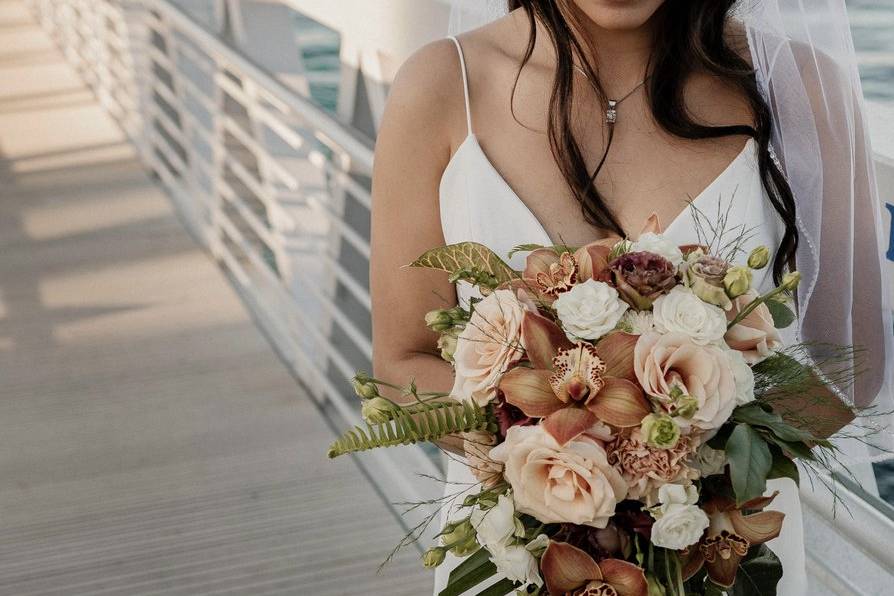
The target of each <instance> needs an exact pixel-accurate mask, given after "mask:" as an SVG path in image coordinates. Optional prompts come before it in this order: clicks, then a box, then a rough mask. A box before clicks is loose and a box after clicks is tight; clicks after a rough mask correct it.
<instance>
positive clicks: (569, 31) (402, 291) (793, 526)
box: [371, 0, 892, 596]
mask: <svg viewBox="0 0 894 596" xmlns="http://www.w3.org/2000/svg"><path fill="white" fill-rule="evenodd" d="M457 2H458V0H457ZM471 4H473V5H477V6H480V5H482V4H485V2H484V0H480V1H479V2H476V3H471ZM738 4H739V3H737V2H735V1H734V0H509V2H508V5H507V4H503V3H499V6H496V8H497V9H498V10H496V11H495V15H493V16H496V17H498V18H496V19H495V20H492V22H488V20H489V16H490V15H486V14H482V15H480V16H481V17H482V18H480V19H479V20H478V21H477V22H474V24H481V25H483V26H481V27H479V28H477V29H474V30H471V31H468V32H466V33H464V34H463V35H460V36H459V37H453V38H449V39H445V40H442V41H438V42H435V43H432V44H430V45H428V46H426V47H424V48H423V49H421V50H420V51H419V52H417V53H416V54H415V55H414V56H413V57H411V58H410V59H409V60H408V61H407V63H406V64H405V65H404V66H403V68H402V69H401V71H400V73H399V75H398V77H397V79H396V81H395V83H394V86H393V88H392V92H391V97H390V99H389V102H388V106H387V109H386V111H385V115H384V117H383V120H382V124H381V129H380V133H379V138H378V143H377V147H376V160H375V171H374V176H373V204H374V209H373V215H372V257H371V269H372V270H371V283H372V298H373V324H374V328H373V330H374V333H373V340H374V359H375V362H374V367H375V374H376V376H377V377H379V378H387V379H410V378H414V379H415V380H416V382H417V383H418V384H419V386H421V387H425V388H426V389H429V390H444V391H446V390H449V389H450V387H452V385H453V375H452V370H451V368H450V366H449V365H447V364H446V363H445V362H444V361H443V360H441V358H440V357H439V356H438V354H437V349H436V347H435V339H434V336H433V335H432V334H429V333H428V332H426V331H425V328H424V327H423V326H422V325H420V324H419V321H421V320H422V319H423V317H424V315H425V313H426V312H428V311H430V310H433V309H436V308H448V307H450V306H452V305H453V304H455V303H456V301H457V300H459V301H460V302H465V301H467V300H468V298H469V297H470V296H471V291H470V290H469V288H460V290H459V295H458V296H457V292H455V291H454V286H453V285H452V284H451V283H449V282H448V280H447V278H446V276H443V275H439V274H437V273H434V272H431V271H427V270H418V269H412V270H411V269H406V268H402V266H403V265H405V264H407V263H409V262H411V261H412V260H413V259H414V258H415V257H417V256H418V255H420V254H422V253H423V252H424V251H426V250H428V249H430V248H432V247H435V246H439V245H443V244H445V243H454V242H461V241H477V242H481V243H484V244H487V245H488V246H489V247H490V248H492V249H494V250H495V251H496V252H497V253H502V254H506V253H508V252H509V251H510V250H511V249H512V247H514V246H516V245H518V244H523V243H539V244H545V245H549V244H560V243H561V244H567V245H571V246H580V245H584V244H586V243H588V242H591V241H593V240H595V239H598V238H603V237H606V236H609V235H617V236H627V237H630V238H631V239H635V237H636V235H637V233H638V231H639V230H640V229H641V227H642V222H643V221H645V220H646V219H647V218H648V217H649V216H650V215H653V214H655V215H657V217H658V220H659V221H660V222H661V223H662V224H663V225H662V228H663V231H664V233H665V234H666V235H667V236H669V237H670V238H671V239H672V240H673V241H674V242H675V243H677V244H687V243H695V242H697V241H698V240H699V236H698V233H699V231H698V226H697V224H696V219H698V218H697V217H694V216H693V214H701V216H700V217H701V219H702V220H703V221H702V225H704V224H705V221H707V222H709V223H710V224H711V225H717V224H718V221H719V220H720V219H721V218H722V219H723V220H724V225H723V228H724V230H725V233H728V234H735V235H744V236H745V237H746V238H747V240H746V242H745V245H744V250H745V252H746V253H747V252H748V251H749V250H750V249H751V248H753V247H755V246H758V245H766V246H770V247H772V248H773V249H774V252H775V257H774V260H773V266H772V267H771V268H768V270H767V271H768V273H767V274H766V276H765V278H764V279H763V280H756V283H757V284H758V285H759V286H763V288H764V289H766V288H767V287H772V286H773V285H774V279H776V280H778V279H779V278H780V277H781V276H782V274H783V273H784V272H785V271H786V270H787V268H789V267H791V266H793V265H794V264H795V263H797V268H798V270H799V271H800V272H801V273H802V275H803V276H804V281H803V282H802V284H801V287H800V288H799V292H798V296H797V298H798V306H799V320H798V323H797V324H796V325H793V327H792V332H791V334H790V337H789V338H788V340H789V341H795V340H796V339H800V340H817V341H828V342H835V343H838V344H850V343H853V338H860V343H861V344H863V345H864V346H866V347H868V348H870V350H869V352H868V362H867V367H868V368H869V369H870V371H871V372H870V374H866V375H864V376H863V377H861V379H860V383H859V384H858V386H856V387H855V388H854V389H853V392H852V395H850V397H851V398H852V399H854V400H855V401H856V402H857V403H858V404H866V403H869V402H871V401H872V400H873V399H874V397H875V395H876V394H877V393H878V392H879V389H880V387H881V386H882V383H883V382H884V381H885V377H886V374H887V375H888V377H889V376H890V371H887V373H886V371H885V370H884V369H885V348H886V343H888V344H890V337H889V334H890V330H891V325H890V321H887V320H885V317H886V316H887V313H886V311H885V309H884V308H883V305H882V300H883V298H882V297H883V293H884V292H883V287H884V286H883V285H882V284H883V280H882V277H883V274H882V271H883V270H882V268H881V262H880V250H879V242H880V240H881V235H880V234H879V231H878V224H879V223H880V221H881V219H880V215H879V212H878V208H879V207H878V206H879V204H878V202H877V196H876V194H875V188H874V180H873V174H872V162H871V158H870V155H871V154H870V153H869V149H868V146H867V141H866V139H865V131H864V124H863V120H862V113H861V98H860V90H859V82H858V80H857V78H856V72H855V69H854V67H853V55H852V53H853V50H852V46H851V45H850V37H849V33H848V32H847V20H846V15H845V14H844V4H843V1H836V0H823V1H822V2H819V1H817V2H813V3H811V2H810V0H800V1H795V0H792V1H791V2H786V1H785V0H767V1H764V2H759V1H756V0H748V1H745V2H742V6H738ZM787 4H791V7H788V6H787ZM811 4H815V5H816V6H810V5H811ZM805 5H806V7H805ZM458 14H460V15H463V14H466V15H472V16H475V10H474V9H470V10H468V11H467V12H466V13H463V12H462V9H461V8H460V10H459V13H458ZM808 17H809V18H808ZM468 25H469V22H468V21H466V22H464V23H462V25H461V26H464V27H465V26H468ZM855 230H859V234H856V233H855ZM520 258H522V257H518V256H516V257H515V258H514V259H512V261H511V264H512V265H513V266H514V267H516V268H521V267H523V264H522V263H521V262H519V259H520ZM821 268H822V270H821V271H820V269H821ZM857 289H859V292H860V300H859V301H854V300H853V298H854V292H855V291H856V290H857ZM888 349H889V350H890V347H888ZM888 353H889V354H892V352H890V351H889V352H888ZM459 444H461V442H460V441H455V442H454V444H453V445H447V447H448V448H453V449H454V450H455V449H456V448H457V446H458V445H459ZM448 472H449V473H448V476H449V480H450V481H451V482H454V483H463V482H474V480H473V479H472V478H471V475H470V474H469V472H468V470H467V469H466V468H465V466H463V465H462V464H461V463H459V462H458V461H456V458H453V459H452V460H451V462H450V464H449V470H448ZM773 482H774V483H776V485H775V486H772V487H771V488H773V489H776V490H780V491H781V495H780V497H778V498H777V500H776V501H775V504H774V506H775V507H776V508H778V509H782V510H783V511H784V512H785V513H786V517H785V522H784V527H783V532H782V535H781V536H780V537H779V538H777V539H776V540H774V541H773V542H771V543H770V544H769V546H770V547H771V548H772V549H773V550H774V551H775V552H776V554H777V555H778V556H779V557H780V559H781V560H782V562H783V565H784V576H783V579H782V581H781V583H780V585H779V593H780V594H784V595H785V596H798V595H801V594H806V592H807V579H806V573H805V569H804V544H803V532H802V528H801V514H800V505H799V501H798V495H797V488H796V487H795V485H794V483H793V482H791V481H790V480H786V481H785V482H787V483H788V484H785V483H784V482H783V481H773ZM451 564H452V565H455V564H456V560H455V559H453V560H448V562H447V563H445V564H444V565H442V566H441V567H439V569H438V577H437V580H436V581H437V586H436V593H437V590H439V589H440V588H441V587H443V585H444V584H445V582H446V577H447V574H448V573H449V570H450V567H451Z"/></svg>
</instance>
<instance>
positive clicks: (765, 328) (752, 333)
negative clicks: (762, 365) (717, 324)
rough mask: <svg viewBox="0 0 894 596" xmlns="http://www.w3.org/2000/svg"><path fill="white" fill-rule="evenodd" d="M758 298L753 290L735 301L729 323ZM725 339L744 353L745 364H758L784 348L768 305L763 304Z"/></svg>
mask: <svg viewBox="0 0 894 596" xmlns="http://www.w3.org/2000/svg"><path fill="white" fill-rule="evenodd" d="M757 297H758V293H757V292H756V291H754V290H753V289H751V290H748V291H747V292H745V293H744V294H742V295H741V296H739V297H738V298H736V299H735V300H733V307H732V309H731V310H729V311H727V313H726V319H727V321H732V320H733V319H735V318H736V316H737V315H738V314H739V312H740V311H741V310H742V309H743V308H745V307H746V306H748V304H749V303H750V302H752V301H753V300H754V299H755V298H757ZM723 339H724V340H726V343H727V344H728V345H729V347H731V348H732V349H734V350H738V351H739V352H742V356H743V357H744V358H745V362H747V363H748V364H751V365H754V364H757V363H758V362H760V361H761V360H763V359H764V358H766V357H767V356H769V355H770V352H772V351H773V350H776V349H778V348H780V347H781V346H782V338H781V337H780V336H779V331H777V330H776V327H774V326H773V317H772V316H771V315H770V309H769V308H767V305H766V304H761V305H760V306H758V307H757V308H755V309H754V310H753V311H751V312H750V313H749V314H748V316H747V317H745V318H744V319H742V320H741V321H739V322H738V323H736V325H735V326H734V327H733V328H732V329H730V330H729V331H727V332H726V335H725V336H724V337H723Z"/></svg>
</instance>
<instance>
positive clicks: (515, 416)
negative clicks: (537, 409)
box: [493, 393, 534, 439]
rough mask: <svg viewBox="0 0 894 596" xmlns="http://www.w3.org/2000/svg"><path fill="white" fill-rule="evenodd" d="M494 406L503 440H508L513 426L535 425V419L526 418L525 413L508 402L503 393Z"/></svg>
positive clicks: (494, 402)
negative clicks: (507, 437)
mask: <svg viewBox="0 0 894 596" xmlns="http://www.w3.org/2000/svg"><path fill="white" fill-rule="evenodd" d="M493 406H494V416H496V418H497V425H498V426H499V427H500V431H499V432H500V438H501V439H505V438H506V431H508V430H509V429H510V428H511V427H513V426H528V425H531V424H533V423H534V419H533V418H531V417H530V416H525V413H524V412H522V411H521V410H520V409H518V408H516V407H515V406H513V405H512V404H510V403H509V402H507V401H506V398H505V397H504V396H503V394H502V393H500V394H499V395H498V397H497V399H495V400H494V401H493Z"/></svg>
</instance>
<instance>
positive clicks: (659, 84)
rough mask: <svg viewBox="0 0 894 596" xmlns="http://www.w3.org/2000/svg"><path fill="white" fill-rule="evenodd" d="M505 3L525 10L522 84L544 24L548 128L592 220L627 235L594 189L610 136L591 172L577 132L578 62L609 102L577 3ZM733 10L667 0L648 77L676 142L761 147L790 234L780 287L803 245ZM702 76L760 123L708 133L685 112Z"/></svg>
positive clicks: (731, 0)
mask: <svg viewBox="0 0 894 596" xmlns="http://www.w3.org/2000/svg"><path fill="white" fill-rule="evenodd" d="M507 3H508V7H509V10H514V9H516V8H521V9H523V10H524V11H525V13H526V15H527V18H528V22H529V25H530V36H529V39H528V46H527V49H526V50H525V54H524V57H523V58H522V62H521V65H520V66H519V71H518V75H517V76H516V85H517V84H518V77H519V76H520V74H521V71H522V69H524V67H525V65H526V64H527V63H528V61H529V60H530V59H531V56H532V54H533V52H534V48H535V45H536V39H537V26H536V23H537V21H539V22H540V23H542V25H543V26H544V27H545V28H546V30H547V31H548V33H549V37H550V41H551V42H552V45H553V49H554V50H555V53H556V56H557V68H556V74H555V78H554V81H553V89H552V94H551V96H550V108H549V127H548V135H549V142H550V148H551V150H552V153H553V156H554V157H555V159H556V162H557V163H558V164H559V167H560V169H561V171H562V175H563V177H564V178H565V180H566V182H567V183H568V185H569V187H570V188H571V190H572V191H573V193H574V196H575V198H576V199H577V200H578V201H579V202H580V205H581V210H582V212H583V216H584V218H585V219H586V221H588V222H589V223H590V224H592V225H594V226H598V227H600V228H603V229H608V230H611V231H612V232H615V233H617V234H620V235H622V236H623V235H624V230H623V229H622V227H621V225H620V224H619V223H618V221H617V219H616V217H615V216H614V214H613V213H612V212H611V210H610V209H609V208H608V206H607V205H606V204H605V202H604V201H603V200H602V198H601V197H600V196H599V192H598V191H597V190H596V185H595V180H596V176H597V175H598V174H599V171H600V170H601V168H602V166H603V164H604V163H605V159H606V156H607V155H608V152H609V149H610V148H611V136H609V137H608V140H607V142H606V144H605V151H604V153H603V155H602V158H601V159H600V161H599V163H598V164H597V165H596V167H595V169H593V170H591V169H590V167H589V166H588V165H587V163H586V162H585V160H584V156H583V152H582V150H581V147H580V145H579V144H578V142H577V140H576V139H575V138H574V134H573V132H572V129H571V110H572V103H573V102H572V96H573V93H574V85H573V77H574V65H575V63H576V62H579V64H580V68H583V69H584V70H585V72H586V74H587V76H588V77H589V78H590V80H591V81H592V82H593V83H594V87H595V88H596V92H597V93H598V94H600V95H601V97H602V100H603V101H604V100H605V93H604V91H603V90H602V88H601V86H600V85H599V77H598V74H597V69H596V67H595V66H594V64H593V61H592V60H591V56H592V55H593V48H591V47H587V48H586V49H585V48H584V44H586V42H582V41H581V40H580V39H579V38H578V36H577V35H575V34H574V31H575V29H577V30H580V28H579V27H575V21H576V19H578V18H579V17H578V16H577V15H578V11H577V10H575V7H574V6H572V0H508V1H507ZM735 4H736V0H666V2H665V3H664V5H663V6H662V7H661V8H659V10H658V13H656V14H655V16H654V18H656V19H659V21H658V22H657V23H656V25H657V27H656V30H658V31H660V32H661V34H660V35H657V36H656V39H655V43H654V44H653V49H652V53H651V56H650V59H649V64H648V70H647V72H649V74H650V77H649V80H648V83H647V86H646V92H647V96H648V100H649V106H650V109H651V111H652V115H653V117H654V118H655V121H656V122H657V123H658V125H659V126H661V127H662V128H663V129H664V130H666V131H667V132H669V133H671V134H673V135H676V136H678V137H681V138H685V139H708V138H718V137H725V136H731V135H747V136H749V137H751V138H753V139H754V140H755V141H756V143H757V144H758V147H759V152H758V155H759V159H758V165H759V168H760V175H761V179H762V181H763V184H764V187H765V188H766V189H767V194H768V195H769V197H770V201H771V202H772V204H773V207H774V208H775V209H776V211H777V212H778V213H779V215H780V217H781V219H782V221H783V223H784V224H785V233H784V234H783V237H782V240H781V242H780V246H779V248H778V250H777V251H776V256H775V259H774V262H773V276H774V278H775V279H776V281H777V282H778V281H779V280H780V279H781V277H782V275H783V273H784V272H785V268H786V266H788V265H792V264H793V263H794V255H795V251H796V249H797V246H798V230H797V227H796V219H795V200H794V197H793V196H792V191H791V188H790V187H789V185H788V183H787V182H786V179H785V176H784V175H783V173H782V172H781V171H780V170H779V168H778V167H777V166H776V164H775V163H774V162H773V160H772V159H771V158H770V155H769V150H768V147H769V143H770V135H771V126H772V120H771V117H770V108H769V106H768V105H767V102H766V101H764V98H763V96H762V95H761V93H760V90H759V89H758V85H757V81H756V79H755V76H754V71H753V69H752V68H751V66H750V65H749V64H748V62H747V61H746V60H745V59H744V58H742V56H741V55H740V54H739V52H737V51H736V50H735V49H734V48H733V47H731V46H730V43H729V39H728V36H727V32H728V30H727V25H728V21H729V17H730V11H731V10H732V8H733V7H734V6H735ZM587 45H588V46H589V44H587ZM696 72H707V73H710V74H712V75H714V76H717V77H719V78H721V79H722V80H724V81H726V82H728V83H730V84H731V85H733V86H734V87H735V88H737V89H738V90H739V91H740V92H741V93H742V95H743V96H744V97H745V98H746V99H747V101H748V103H749V105H750V108H751V111H752V113H753V115H754V124H753V125H752V124H737V125H729V126H710V125H707V124H704V123H701V122H697V121H695V120H694V119H693V118H692V115H691V114H690V113H689V111H688V110H687V108H686V101H685V95H684V89H685V85H686V82H687V81H688V79H689V77H690V76H691V75H692V74H694V73H696ZM514 95H515V93H514V91H513V96H514ZM609 135H611V132H609Z"/></svg>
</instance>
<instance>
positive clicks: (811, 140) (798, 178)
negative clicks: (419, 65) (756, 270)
mask: <svg viewBox="0 0 894 596" xmlns="http://www.w3.org/2000/svg"><path fill="white" fill-rule="evenodd" d="M450 2H451V3H452V4H453V10H452V13H451V19H450V33H451V34H457V33H461V32H463V31H467V30H469V29H473V28H476V27H479V26H481V25H484V24H486V23H488V22H490V21H492V20H494V19H496V18H499V17H501V16H503V15H505V14H507V8H506V2H505V0H450ZM736 18H738V19H740V20H741V21H742V23H743V24H744V26H745V30H746V31H747V34H748V43H749V47H750V50H751V57H752V61H753V64H754V67H755V70H756V73H757V75H756V76H757V80H758V83H759V85H760V88H761V90H762V92H763V95H764V97H765V98H766V100H767V102H768V104H769V106H770V108H771V111H772V114H773V139H772V147H773V148H775V151H771V155H772V158H773V159H774V160H776V161H777V163H778V164H779V165H780V166H781V168H782V170H783V172H785V175H786V177H787V179H788V180H789V184H790V186H791V188H792V191H793V194H794V197H795V202H796V209H797V215H798V229H799V232H800V234H799V236H800V244H799V247H798V252H797V266H798V270H799V271H800V272H801V274H802V276H803V277H802V282H801V284H800V286H799V288H798V303H799V306H800V308H799V310H800V312H799V319H798V323H797V324H798V332H799V335H800V338H801V340H802V341H806V342H814V343H817V344H818V343H826V344H830V343H831V344H836V345H856V346H858V347H862V348H865V354H864V360H863V368H865V369H866V372H865V373H863V374H861V375H860V376H859V377H858V379H857V382H856V383H855V384H854V386H853V387H852V388H848V389H847V391H846V393H847V396H846V397H847V398H848V399H851V400H853V401H854V402H855V403H856V404H857V405H860V406H865V405H867V404H869V403H872V402H874V403H875V406H876V408H877V409H878V410H882V411H891V410H892V409H894V408H892V407H891V406H892V404H894V396H892V391H894V345H892V344H894V326H892V318H891V309H892V304H891V298H890V296H889V292H890V287H891V280H889V279H887V278H886V269H885V263H884V261H883V256H882V255H883V253H884V248H883V240H884V239H885V238H886V235H885V233H884V232H883V230H882V222H883V219H882V214H881V203H880V201H879V197H878V189H877V187H876V181H875V171H874V165H873V161H872V151H871V147H870V144H869V136H868V134H867V128H866V121H865V110H864V104H863V94H862V88H861V85H860V79H859V75H858V72H857V61H856V56H855V52H854V47H853V39H852V37H851V32H850V28H849V22H848V18H847V10H846V7H845V3H844V0H740V3H739V6H738V7H737V9H736ZM820 272H822V274H820ZM883 442H884V441H883Z"/></svg>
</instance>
